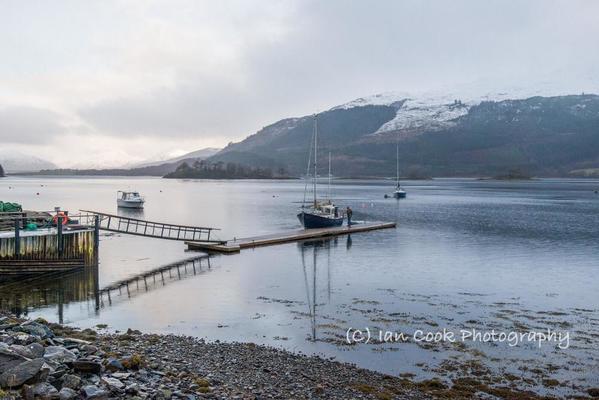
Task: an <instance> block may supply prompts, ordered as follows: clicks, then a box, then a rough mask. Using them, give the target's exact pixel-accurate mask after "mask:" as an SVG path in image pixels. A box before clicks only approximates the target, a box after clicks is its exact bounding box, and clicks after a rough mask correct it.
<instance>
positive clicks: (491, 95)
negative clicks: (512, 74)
mask: <svg viewBox="0 0 599 400" xmlns="http://www.w3.org/2000/svg"><path fill="white" fill-rule="evenodd" d="M598 89H599V85H598V84H597V82H596V81H586V82H583V83H580V84H577V85H574V87H572V86H571V85H568V87H561V86H560V85H559V84H555V83H554V82H542V83H537V84H534V85H530V86H529V87H528V88H526V89H523V88H520V87H511V88H507V89H506V90H503V91H492V90H486V89H485V88H484V85H476V84H470V85H467V86H463V87H461V88H460V89H457V90H456V89H453V90H439V91H434V92H422V93H407V92H386V93H380V94H376V95H372V96H367V97H362V98H359V99H356V100H353V101H350V102H348V103H345V104H342V105H340V106H337V107H334V108H333V109H350V108H353V107H363V106H367V105H388V106H396V107H397V114H396V116H395V118H394V119H392V120H391V121H388V122H387V123H385V124H383V125H382V126H381V127H380V128H379V129H378V130H377V131H376V132H374V133H373V135H377V134H380V133H385V132H390V131H395V130H405V129H409V130H424V129H426V130H440V129H444V128H447V127H451V126H453V125H455V123H456V122H455V121H456V119H457V118H459V117H461V116H464V115H466V114H468V111H469V110H470V109H471V108H472V107H473V106H477V105H479V104H480V103H482V102H483V101H504V100H522V99H527V98H530V97H535V96H545V97H549V96H559V95H563V94H565V93H570V94H577V93H581V92H584V91H587V92H595V93H596V92H597V91H598Z"/></svg>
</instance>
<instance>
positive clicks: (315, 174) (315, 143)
mask: <svg viewBox="0 0 599 400" xmlns="http://www.w3.org/2000/svg"><path fill="white" fill-rule="evenodd" d="M317 145H318V122H317V120H316V114H314V207H316V205H317V203H316V199H317V196H316V180H317V179H318V172H317V168H318V162H317V158H318V157H317V155H318V152H317Z"/></svg>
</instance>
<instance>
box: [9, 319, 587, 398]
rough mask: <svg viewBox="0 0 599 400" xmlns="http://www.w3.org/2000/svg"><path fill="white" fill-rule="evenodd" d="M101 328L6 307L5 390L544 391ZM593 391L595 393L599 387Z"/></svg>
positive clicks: (79, 394)
mask: <svg viewBox="0 0 599 400" xmlns="http://www.w3.org/2000/svg"><path fill="white" fill-rule="evenodd" d="M104 329H105V327H104V326H98V329H97V330H92V329H85V330H79V329H74V328H70V327H65V326H62V325H58V324H51V323H48V322H46V321H44V320H42V319H38V320H27V319H21V318H16V317H15V316H13V315H6V314H5V315H2V316H1V317H0V386H1V388H2V389H1V391H0V398H2V399H20V398H24V399H38V398H39V399H64V400H67V399H108V398H128V399H171V398H172V399H189V400H191V399H201V398H211V399H434V398H464V399H466V398H485V399H491V398H506V399H537V398H544V397H539V396H537V395H535V394H534V393H532V392H523V391H519V390H517V389H515V388H510V387H508V386H501V385H497V386H488V385H486V384H484V383H481V382H478V381H476V380H475V379H472V378H464V379H454V380H453V382H452V383H451V384H447V383H444V382H442V381H440V380H436V379H432V380H425V381H419V382H416V381H412V380H411V379H410V378H409V377H407V376H404V377H402V376H399V377H393V376H389V375H385V374H380V373H377V372H373V371H369V370H366V369H361V368H357V367H355V366H353V365H350V364H344V363H339V362H336V361H332V360H326V359H323V358H320V357H314V356H305V355H301V354H293V353H290V352H287V351H283V350H278V349H274V348H270V347H265V346H258V345H254V344H252V343H223V342H218V341H216V342H212V343H207V342H205V341H203V340H198V339H196V338H192V337H184V336H174V335H154V334H142V333H141V332H139V331H135V330H128V331H127V332H124V333H118V332H117V333H98V331H103V330H104ZM500 380H501V379H498V382H499V381H500ZM588 396H590V397H593V396H599V390H593V389H592V390H589V391H588ZM588 396H582V397H581V398H588Z"/></svg>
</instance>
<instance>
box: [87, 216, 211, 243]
mask: <svg viewBox="0 0 599 400" xmlns="http://www.w3.org/2000/svg"><path fill="white" fill-rule="evenodd" d="M81 211H82V212H85V213H89V214H90V215H94V216H97V217H99V224H100V225H99V229H100V230H103V231H109V232H116V233H125V234H128V235H136V236H144V237H149V238H156V239H168V240H181V241H188V240H189V241H201V242H206V243H222V241H221V240H214V238H213V237H212V236H211V235H212V232H213V231H218V230H219V229H217V228H208V227H201V226H188V225H177V224H167V223H164V222H152V221H146V220H143V219H137V218H131V217H127V216H122V215H115V214H107V213H103V212H98V211H90V210H81Z"/></svg>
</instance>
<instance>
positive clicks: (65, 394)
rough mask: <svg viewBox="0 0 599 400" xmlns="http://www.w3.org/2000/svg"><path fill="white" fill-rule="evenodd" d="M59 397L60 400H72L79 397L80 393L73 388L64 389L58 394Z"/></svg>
mask: <svg viewBox="0 0 599 400" xmlns="http://www.w3.org/2000/svg"><path fill="white" fill-rule="evenodd" d="M58 397H59V399H60V400H71V399H75V398H77V397H78V393H77V392H76V391H74V390H73V389H71V388H68V387H63V388H62V389H60V392H58Z"/></svg>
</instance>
